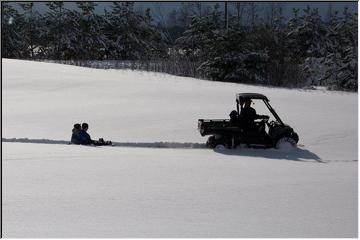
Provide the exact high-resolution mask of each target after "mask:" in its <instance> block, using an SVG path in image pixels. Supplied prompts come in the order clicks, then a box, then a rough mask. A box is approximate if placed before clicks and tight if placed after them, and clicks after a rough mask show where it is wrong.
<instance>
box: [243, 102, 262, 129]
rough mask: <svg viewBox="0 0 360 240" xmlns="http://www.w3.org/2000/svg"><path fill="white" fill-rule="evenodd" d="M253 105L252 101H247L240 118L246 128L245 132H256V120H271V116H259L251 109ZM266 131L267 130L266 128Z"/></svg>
mask: <svg viewBox="0 0 360 240" xmlns="http://www.w3.org/2000/svg"><path fill="white" fill-rule="evenodd" d="M251 103H252V101H251V99H246V100H245V101H244V103H243V104H244V107H242V109H241V113H240V116H239V118H240V120H241V123H242V125H243V126H244V130H246V131H251V130H256V126H255V123H254V121H255V120H256V119H269V116H267V115H258V114H257V113H256V110H255V109H254V108H252V107H251ZM264 130H265V126H264Z"/></svg>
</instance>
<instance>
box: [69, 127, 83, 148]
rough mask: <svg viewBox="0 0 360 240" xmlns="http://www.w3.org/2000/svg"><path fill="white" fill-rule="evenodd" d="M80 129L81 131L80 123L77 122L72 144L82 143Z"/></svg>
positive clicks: (73, 131)
mask: <svg viewBox="0 0 360 240" xmlns="http://www.w3.org/2000/svg"><path fill="white" fill-rule="evenodd" d="M80 131H81V125H80V123H75V124H74V128H73V130H72V135H71V143H72V144H80Z"/></svg>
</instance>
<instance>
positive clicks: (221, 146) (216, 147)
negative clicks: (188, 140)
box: [214, 144, 227, 150]
mask: <svg viewBox="0 0 360 240" xmlns="http://www.w3.org/2000/svg"><path fill="white" fill-rule="evenodd" d="M214 149H216V150H225V149H227V148H226V147H225V146H224V145H223V144H216V146H215V148H214Z"/></svg>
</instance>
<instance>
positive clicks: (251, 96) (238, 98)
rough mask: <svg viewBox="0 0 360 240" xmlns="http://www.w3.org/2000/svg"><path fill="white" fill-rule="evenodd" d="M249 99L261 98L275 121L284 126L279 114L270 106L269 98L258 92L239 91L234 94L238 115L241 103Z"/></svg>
mask: <svg viewBox="0 0 360 240" xmlns="http://www.w3.org/2000/svg"><path fill="white" fill-rule="evenodd" d="M247 99H249V100H251V99H260V100H263V102H264V103H265V106H266V107H267V108H268V109H269V111H270V112H271V114H272V115H273V116H274V117H275V119H276V121H278V122H279V123H280V124H281V125H283V126H284V123H283V121H281V119H280V117H279V115H278V114H277V113H276V111H275V109H274V108H273V107H271V105H270V103H269V102H270V101H269V99H268V98H267V97H266V96H264V95H262V94H259V93H239V94H236V110H237V112H238V114H239V115H240V107H241V109H242V105H243V103H244V102H245V100H247Z"/></svg>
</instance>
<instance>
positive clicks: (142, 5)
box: [13, 1, 358, 21]
mask: <svg viewBox="0 0 360 240" xmlns="http://www.w3.org/2000/svg"><path fill="white" fill-rule="evenodd" d="M97 3H98V6H97V7H96V11H97V12H98V13H102V12H103V10H104V8H109V6H111V5H112V2H101V1H97ZM219 3H220V5H221V7H222V6H223V5H224V3H223V2H219ZM330 3H331V5H332V9H333V10H339V12H342V10H343V9H344V7H346V6H347V7H348V8H349V10H351V11H352V12H357V4H358V2H281V4H282V7H283V10H284V15H285V17H287V18H288V17H290V16H291V14H292V9H293V8H299V9H304V8H306V7H307V5H309V6H310V7H311V8H318V9H319V13H320V14H321V15H322V16H325V15H326V13H327V12H328V9H329V5H330ZM13 4H14V5H17V4H16V3H13ZM203 4H204V5H208V6H213V5H214V4H215V3H214V2H204V3H203ZM267 4H268V3H267V2H258V6H259V7H260V10H261V9H266V8H267ZM65 6H66V7H67V8H69V9H76V4H75V2H66V3H65ZM180 6H181V3H180V2H136V4H135V8H136V9H146V8H150V9H151V12H152V15H153V16H154V19H155V20H158V21H160V20H161V19H166V16H167V14H168V13H169V12H170V11H171V10H173V9H179V8H180ZM35 7H36V9H37V10H38V11H39V12H43V11H46V10H47V7H46V5H45V3H43V2H42V3H41V2H36V3H35Z"/></svg>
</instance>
